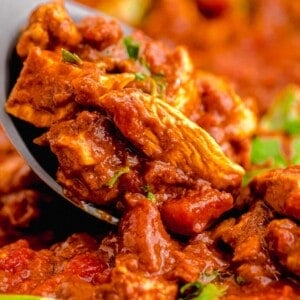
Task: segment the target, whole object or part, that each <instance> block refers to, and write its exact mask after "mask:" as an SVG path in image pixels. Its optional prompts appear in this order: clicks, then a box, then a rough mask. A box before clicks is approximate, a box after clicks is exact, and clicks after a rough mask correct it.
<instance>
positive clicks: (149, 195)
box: [143, 185, 155, 202]
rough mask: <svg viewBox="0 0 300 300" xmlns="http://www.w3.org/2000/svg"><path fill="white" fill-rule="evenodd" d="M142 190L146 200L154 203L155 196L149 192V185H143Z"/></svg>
mask: <svg viewBox="0 0 300 300" xmlns="http://www.w3.org/2000/svg"><path fill="white" fill-rule="evenodd" d="M143 190H144V192H145V193H146V198H147V199H149V200H151V201H152V202H155V195H154V194H153V193H152V192H151V191H150V187H149V185H145V186H144V187H143Z"/></svg>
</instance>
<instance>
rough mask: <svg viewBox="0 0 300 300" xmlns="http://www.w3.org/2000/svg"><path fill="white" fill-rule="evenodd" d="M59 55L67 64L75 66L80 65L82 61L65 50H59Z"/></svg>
mask: <svg viewBox="0 0 300 300" xmlns="http://www.w3.org/2000/svg"><path fill="white" fill-rule="evenodd" d="M61 55H62V61H63V62H68V63H71V64H76V65H80V64H81V63H82V60H81V59H80V57H79V56H78V55H77V54H76V53H71V52H70V51H68V50H66V49H63V48H62V49H61Z"/></svg>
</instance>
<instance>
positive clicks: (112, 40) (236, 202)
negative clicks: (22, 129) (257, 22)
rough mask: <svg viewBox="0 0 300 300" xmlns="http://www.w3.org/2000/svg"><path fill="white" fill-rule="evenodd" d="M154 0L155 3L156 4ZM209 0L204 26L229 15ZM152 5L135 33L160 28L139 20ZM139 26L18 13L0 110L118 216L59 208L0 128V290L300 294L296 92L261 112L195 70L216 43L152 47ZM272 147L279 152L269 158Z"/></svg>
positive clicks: (76, 186)
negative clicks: (20, 25) (21, 23)
mask: <svg viewBox="0 0 300 300" xmlns="http://www.w3.org/2000/svg"><path fill="white" fill-rule="evenodd" d="M166 3H168V1H160V2H157V4H156V5H158V6H159V5H162V6H160V7H161V8H164V9H167V8H168V9H169V8H170V7H169V6H163V5H165V4H166ZM178 3H179V4H178V5H179V6H178V7H180V5H182V6H183V5H190V4H191V3H190V2H186V3H190V4H184V3H185V2H183V1H179V2H178ZM208 3H210V2H207V1H198V4H197V5H198V6H197V7H198V8H199V9H200V11H201V13H202V17H201V18H202V19H201V20H202V21H203V22H202V23H203V24H205V23H207V24H208V23H209V22H210V21H212V23H209V25H208V27H209V26H211V25H212V24H215V23H213V22H214V21H213V20H216V19H218V18H220V19H218V20H223V19H222V16H224V15H225V14H226V13H228V11H231V12H232V13H233V12H234V14H235V16H236V14H237V11H238V10H230V7H229V4H230V3H231V2H230V1H215V2H214V3H215V5H212V6H211V5H209V4H208ZM234 3H235V2H234V1H233V2H232V3H231V4H232V5H233V4H234ZM191 5H192V4H191ZM195 5H196V4H195ZM235 5H237V4H236V3H235ZM191 7H193V6H191ZM235 8H236V6H235ZM163 11H164V10H161V9H158V8H155V6H154V8H153V10H152V12H151V11H150V12H149V14H148V15H146V17H145V19H144V23H143V24H140V26H141V27H143V28H144V30H145V31H146V32H148V34H149V35H152V36H155V35H156V34H158V33H157V32H156V33H155V28H156V27H153V28H152V29H153V31H152V32H151V30H150V29H151V28H150V27H149V26H150V25H149V24H154V23H155V22H156V21H153V20H158V19H157V16H158V15H159V14H161V13H162V12H163ZM186 11H189V12H190V13H192V10H188V9H187V8H186ZM248 12H249V11H248ZM251 12H252V11H251ZM193 13H195V11H193ZM198 13H199V12H198ZM165 15H166V16H168V13H167V12H166V13H165ZM253 15H255V13H253ZM253 15H252V16H253ZM247 16H248V15H247ZM179 17H180V15H179ZM181 17H182V16H181ZM248 17H249V16H248ZM238 19H239V22H241V23H243V22H244V23H245V22H246V21H245V20H246V17H245V16H244V15H243V16H242V17H241V16H240V15H239V18H238ZM166 20H168V22H170V24H171V25H172V22H175V20H174V19H170V20H169V19H166ZM191 20H194V19H191ZM234 20H237V19H234ZM164 21H165V20H164ZM189 22H191V21H189ZM199 22H200V21H199ZM202 23H201V24H202ZM189 24H192V23H189ZM199 24H200V23H199ZM203 24H202V25H203ZM203 26H204V25H203ZM147 28H148V30H147ZM171 28H172V27H171V26H170V27H164V30H166V31H168V30H171ZM228 30H229V29H228ZM239 30H241V31H239ZM242 30H245V29H244V28H238V29H236V30H232V31H231V33H232V34H236V35H238V33H237V31H239V34H240V32H242ZM243 32H245V31H243ZM188 34H189V31H188V30H186V31H184V35H188ZM228 34H229V33H228ZM149 35H146V34H145V33H143V31H141V30H136V31H134V32H133V33H132V34H131V35H125V34H124V33H123V32H122V29H121V27H120V26H119V24H118V22H117V21H115V20H112V19H105V18H103V17H100V16H89V17H86V18H84V19H82V20H79V21H78V22H75V21H74V20H72V18H71V16H69V14H68V12H67V11H66V10H65V8H64V7H63V5H62V4H61V3H58V2H50V3H46V4H42V5H41V6H39V7H37V8H36V9H35V10H34V11H33V12H32V14H31V16H29V20H28V24H27V26H26V27H25V28H24V29H23V31H22V32H21V34H20V37H19V40H18V43H17V46H16V51H17V54H18V56H19V57H20V60H21V61H22V69H21V71H20V74H19V77H18V78H17V80H16V83H15V85H14V86H13V88H12V90H11V92H10V94H9V96H8V100H7V102H6V110H7V112H8V113H9V114H11V115H13V116H14V117H16V118H19V119H21V120H22V121H24V122H27V123H30V124H31V125H32V126H33V127H38V128H39V129H40V133H39V135H38V136H36V137H35V139H34V140H33V143H35V144H37V145H39V146H40V147H41V149H42V148H47V149H50V151H51V152H52V153H53V154H54V155H55V157H56V161H57V171H56V176H57V181H58V182H59V184H60V185H61V186H62V187H63V189H64V192H65V194H66V195H68V197H71V198H72V199H75V200H76V201H84V202H85V203H87V204H88V205H95V206H99V207H101V209H105V210H107V211H109V212H111V213H112V214H113V215H116V216H118V218H119V223H118V225H117V226H116V227H114V226H110V225H108V224H104V223H101V222H100V221H97V220H94V219H93V218H92V219H90V218H89V217H88V216H83V215H81V214H80V212H78V211H77V210H76V209H75V208H74V209H72V208H70V207H68V206H67V204H63V203H62V200H61V199H57V198H56V196H55V195H53V194H52V193H51V192H50V191H47V190H46V188H45V187H44V186H43V184H42V183H41V182H40V181H39V179H37V178H36V177H35V176H34V174H32V172H31V170H30V168H29V167H28V166H27V165H26V163H25V162H24V161H23V160H22V158H21V157H19V156H18V155H17V154H16V152H15V150H14V149H13V147H12V145H11V144H10V143H9V142H8V140H7V139H6V137H5V135H4V134H3V133H1V134H2V135H1V143H0V146H1V148H0V154H1V156H0V157H1V160H0V163H1V167H2V168H3V170H4V174H3V176H2V177H3V179H2V181H1V183H0V196H1V209H0V223H1V224H3V225H2V228H3V229H2V231H1V235H0V243H1V248H0V291H1V292H2V293H5V294H13V293H15V294H27V295H37V296H46V297H53V298H58V299H211V300H213V299H228V300H230V299H232V300H233V299H298V298H300V288H299V276H300V264H299V262H300V227H299V220H300V206H299V199H300V198H299V195H300V190H299V180H300V166H299V165H297V163H298V154H297V153H298V152H297V149H298V148H297V147H298V146H297V145H298V140H299V134H300V132H299V131H300V130H299V127H298V120H299V117H300V114H298V115H297V107H298V106H297V105H298V103H299V98H298V95H299V94H298V93H297V91H298V89H297V86H295V87H294V88H293V89H289V91H290V92H291V94H292V96H291V97H289V98H288V105H287V102H286V101H285V99H281V100H278V101H277V104H276V101H275V100H274V101H272V102H273V103H275V104H274V105H273V106H272V107H273V110H268V109H267V105H266V101H265V99H262V98H260V101H259V100H256V98H258V96H259V93H257V92H256V90H254V91H253V93H252V94H251V95H250V94H249V95H246V92H247V91H246V90H245V89H243V87H242V85H239V86H238V87H237V90H241V91H242V92H241V95H242V96H243V97H241V96H239V94H237V93H236V89H235V88H234V87H233V85H232V81H229V80H228V79H226V78H221V77H219V76H217V75H214V74H212V73H211V72H210V71H213V67H212V65H213V64H211V65H210V66H207V68H204V67H203V64H202V63H203V62H204V60H205V61H209V60H206V59H207V57H208V56H211V57H213V55H215V53H214V52H212V53H207V54H203V56H202V57H200V58H199V59H196V58H195V53H196V49H198V50H197V51H198V52H197V53H198V54H199V53H206V51H208V49H209V48H210V49H214V50H216V48H217V45H219V43H220V41H219V40H214V41H211V42H209V41H208V40H206V41H205V42H204V41H203V40H202V37H201V36H200V35H199V37H198V38H197V37H196V38H194V39H193V40H190V43H185V44H186V46H182V45H179V44H177V42H178V40H177V41H176V39H181V38H182V39H184V40H185V39H186V36H185V37H183V36H181V37H180V36H178V35H169V34H168V37H169V38H168V41H166V39H165V42H163V41H161V40H158V36H157V37H156V39H153V38H151V37H149ZM163 36H164V31H162V32H161V34H160V38H163ZM212 37H213V36H209V35H208V36H207V38H212ZM224 38H226V37H224ZM227 38H229V37H227ZM182 41H183V40H181V42H182ZM192 42H194V43H196V44H194V45H192ZM223 42H224V43H223V45H226V42H225V41H223ZM235 43H237V42H235ZM235 43H232V44H233V45H236V44H235ZM224 47H225V46H224ZM205 48H207V49H205ZM208 52H209V51H208ZM219 53H220V52H219ZM205 58H206V59H205ZM230 63H233V62H232V61H230ZM235 63H237V62H235ZM200 67H201V68H200ZM220 70H221V72H222V70H223V71H224V69H222V67H220ZM232 80H233V79H232ZM233 81H234V80H233ZM239 83H241V82H240V81H238V80H237V81H236V84H237V85H238V84H239ZM260 87H262V88H265V86H264V85H263V84H262V85H261V86H260ZM276 88H278V86H277V87H276ZM271 90H272V89H271ZM273 92H274V90H272V92H271V94H272V93H273ZM244 99H245V100H244ZM282 103H284V105H285V107H288V108H289V109H288V110H282V105H283V104H282ZM269 105H270V103H269V104H268V106H269ZM291 107H292V108H294V110H293V109H291ZM295 108H296V109H295ZM265 111H267V113H265V114H264V116H263V117H262V114H263V112H265ZM283 111H285V113H283ZM291 111H294V112H295V113H296V116H295V113H294V114H290V113H289V112H291ZM298 112H299V111H298ZM278 115H279V117H278ZM276 118H277V119H276ZM275 119H276V120H278V119H280V120H281V124H279V125H278V126H279V127H276V126H275V127H274V125H273V124H274V123H275V124H278V123H277V122H274V120H275ZM270 140H271V141H275V143H273V142H272V143H269V141H270ZM259 142H260V143H259ZM268 145H269V146H268ZM282 145H283V146H284V147H283V148H284V149H283V150H282V149H281V146H282ZM267 146H268V147H267ZM270 149H272V151H275V150H276V151H277V152H276V154H277V156H276V155H274V156H273V157H271V159H269V158H268V156H267V154H268V151H271V150H270ZM257 153H258V154H257ZM45 159H47V158H46V157H45Z"/></svg>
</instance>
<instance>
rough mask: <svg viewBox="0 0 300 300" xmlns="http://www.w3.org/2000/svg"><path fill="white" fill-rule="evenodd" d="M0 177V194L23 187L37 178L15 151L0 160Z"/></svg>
mask: <svg viewBox="0 0 300 300" xmlns="http://www.w3.org/2000/svg"><path fill="white" fill-rule="evenodd" d="M0 156H1V154H0ZM0 178H1V180H0V196H1V195H3V194H7V193H10V192H14V191H16V190H19V189H22V188H25V187H26V186H27V185H29V184H30V183H32V182H35V181H36V180H37V179H36V177H35V176H34V175H33V172H32V171H31V169H30V168H29V166H28V165H27V164H26V162H25V161H24V159H23V158H22V157H21V156H20V155H19V154H18V153H17V152H12V153H10V154H7V155H6V156H5V159H3V160H0Z"/></svg>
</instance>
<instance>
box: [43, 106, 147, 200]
mask: <svg viewBox="0 0 300 300" xmlns="http://www.w3.org/2000/svg"><path fill="white" fill-rule="evenodd" d="M46 136H47V140H48V142H49V144H50V147H51V150H52V151H53V152H54V153H55V154H56V156H57V157H58V160H59V169H58V173H57V177H58V181H59V183H61V184H62V185H63V186H64V187H65V190H66V193H67V195H69V196H70V197H72V198H74V199H77V200H85V201H88V202H93V203H97V204H104V203H107V202H108V201H110V200H112V199H114V198H115V197H116V196H117V195H119V193H121V191H122V189H121V191H120V188H121V183H120V181H121V180H122V179H123V177H125V180H126V178H127V180H126V182H128V184H125V186H127V187H128V188H129V187H130V186H132V185H133V187H132V191H134V186H135V182H136V183H137V184H138V186H142V184H141V183H140V182H139V180H138V179H137V178H136V175H135V171H134V170H135V169H137V165H138V163H139V160H138V157H137V155H136V154H134V153H133V152H132V151H131V150H130V146H129V145H128V143H127V142H126V141H125V140H124V139H123V138H122V137H121V135H120V134H119V133H118V132H117V130H116V129H115V128H114V126H113V124H112V123H111V121H110V120H109V119H108V118H107V117H105V116H103V115H101V114H100V113H98V112H88V111H82V112H81V113H80V114H78V116H77V118H76V119H74V120H68V121H64V122H60V123H57V124H55V125H53V126H52V127H51V128H50V130H49V132H48V133H47V134H46ZM129 181H130V182H133V183H132V184H130V183H129ZM135 190H136V191H137V190H138V187H136V189H135ZM123 192H124V191H123Z"/></svg>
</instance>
